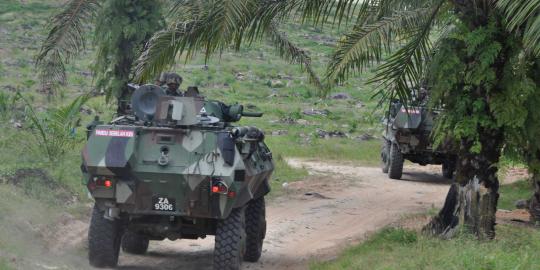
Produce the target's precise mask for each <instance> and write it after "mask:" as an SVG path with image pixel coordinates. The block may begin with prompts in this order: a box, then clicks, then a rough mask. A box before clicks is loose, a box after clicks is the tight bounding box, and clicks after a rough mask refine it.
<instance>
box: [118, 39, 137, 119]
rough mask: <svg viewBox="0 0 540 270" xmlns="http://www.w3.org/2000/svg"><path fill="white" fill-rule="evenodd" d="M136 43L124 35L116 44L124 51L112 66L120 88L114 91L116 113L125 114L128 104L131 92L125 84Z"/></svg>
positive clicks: (131, 64) (129, 74) (128, 78)
mask: <svg viewBox="0 0 540 270" xmlns="http://www.w3.org/2000/svg"><path fill="white" fill-rule="evenodd" d="M136 45H137V44H135V43H134V41H133V40H130V39H127V38H125V37H122V38H121V39H120V41H119V44H118V47H119V48H121V51H123V52H124V53H123V54H122V55H121V56H120V57H119V61H118V63H117V64H116V65H115V67H114V75H115V77H116V80H118V81H119V82H121V83H120V84H119V85H118V86H119V87H120V89H118V90H117V91H118V92H116V100H117V104H118V107H117V110H116V112H117V114H118V115H125V114H127V110H128V104H129V103H130V102H129V99H130V97H131V94H132V93H131V92H130V89H129V87H128V86H127V84H128V83H129V80H130V76H131V67H132V66H133V61H134V60H135V55H134V52H133V50H134V47H135V46H136Z"/></svg>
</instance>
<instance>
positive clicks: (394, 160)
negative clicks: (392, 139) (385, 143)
mask: <svg viewBox="0 0 540 270" xmlns="http://www.w3.org/2000/svg"><path fill="white" fill-rule="evenodd" d="M402 174H403V154H401V151H400V150H399V146H398V145H397V144H395V143H392V146H391V147H390V162H389V164H388V177H390V178H391V179H401V175H402Z"/></svg>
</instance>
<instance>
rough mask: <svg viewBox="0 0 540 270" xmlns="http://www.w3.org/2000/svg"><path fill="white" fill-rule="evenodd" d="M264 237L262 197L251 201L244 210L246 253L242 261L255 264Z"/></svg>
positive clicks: (264, 220) (264, 222) (264, 223)
mask: <svg viewBox="0 0 540 270" xmlns="http://www.w3.org/2000/svg"><path fill="white" fill-rule="evenodd" d="M265 236H266V206H265V202H264V197H260V198H258V199H255V200H252V201H251V202H249V204H248V206H247V208H246V253H245V254H244V260H245V261H247V262H257V261H258V260H259V258H260V257H261V254H262V246H263V241H264V237H265Z"/></svg>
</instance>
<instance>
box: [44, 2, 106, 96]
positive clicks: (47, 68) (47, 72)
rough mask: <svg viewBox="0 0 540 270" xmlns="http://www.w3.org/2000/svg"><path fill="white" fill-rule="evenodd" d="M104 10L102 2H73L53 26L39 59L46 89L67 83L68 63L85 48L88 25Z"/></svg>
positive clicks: (59, 14)
mask: <svg viewBox="0 0 540 270" xmlns="http://www.w3.org/2000/svg"><path fill="white" fill-rule="evenodd" d="M99 7H100V1H98V0H71V1H69V2H68V3H67V4H66V8H65V9H64V10H63V11H62V12H60V13H58V14H57V15H55V16H54V17H53V18H52V21H51V23H50V24H49V28H50V31H49V34H48V36H47V38H46V39H45V41H43V44H42V46H41V49H40V51H39V53H38V55H37V57H36V66H37V67H38V69H39V77H40V79H41V82H42V85H44V86H48V87H51V86H57V85H61V84H64V83H65V80H66V72H65V67H64V64H65V63H66V62H68V61H69V60H70V59H71V58H73V57H74V56H75V55H77V54H78V53H80V52H81V51H82V50H83V49H84V47H85V32H86V31H85V30H86V26H85V23H86V22H88V21H89V20H90V19H92V18H93V16H94V15H95V12H96V10H97V9H98V8H99Z"/></svg>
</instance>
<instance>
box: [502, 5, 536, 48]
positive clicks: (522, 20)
mask: <svg viewBox="0 0 540 270" xmlns="http://www.w3.org/2000/svg"><path fill="white" fill-rule="evenodd" d="M497 7H498V8H500V9H501V10H503V12H504V14H505V16H506V20H507V28H508V30H509V31H517V30H518V29H522V31H523V43H524V45H525V48H526V49H527V50H529V51H530V52H532V53H533V54H534V55H536V56H540V0H499V1H498V2H497Z"/></svg>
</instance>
